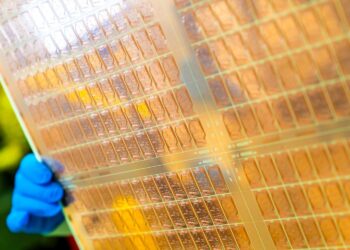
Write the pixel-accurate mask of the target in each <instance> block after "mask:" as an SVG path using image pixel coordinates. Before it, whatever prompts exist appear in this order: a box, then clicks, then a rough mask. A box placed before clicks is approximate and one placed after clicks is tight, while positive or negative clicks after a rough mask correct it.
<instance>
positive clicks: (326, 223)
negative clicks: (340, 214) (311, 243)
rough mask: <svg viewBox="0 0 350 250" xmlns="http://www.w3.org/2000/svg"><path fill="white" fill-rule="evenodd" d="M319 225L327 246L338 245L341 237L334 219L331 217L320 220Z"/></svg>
mask: <svg viewBox="0 0 350 250" xmlns="http://www.w3.org/2000/svg"><path fill="white" fill-rule="evenodd" d="M318 223H319V226H320V229H321V232H322V234H323V237H324V239H325V241H326V243H327V245H328V246H332V245H338V244H339V241H340V235H339V232H338V229H337V227H336V225H335V223H334V221H333V219H332V218H331V217H324V218H320V219H318Z"/></svg>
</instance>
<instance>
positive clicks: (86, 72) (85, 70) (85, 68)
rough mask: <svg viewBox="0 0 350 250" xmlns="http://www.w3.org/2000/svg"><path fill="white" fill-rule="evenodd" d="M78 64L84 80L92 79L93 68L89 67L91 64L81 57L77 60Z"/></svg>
mask: <svg viewBox="0 0 350 250" xmlns="http://www.w3.org/2000/svg"><path fill="white" fill-rule="evenodd" d="M76 63H77V66H78V67H79V69H80V71H81V73H82V76H83V78H84V79H88V78H90V77H91V75H92V74H93V73H92V68H91V66H90V65H89V63H88V62H87V61H86V58H85V56H79V57H77V58H76Z"/></svg>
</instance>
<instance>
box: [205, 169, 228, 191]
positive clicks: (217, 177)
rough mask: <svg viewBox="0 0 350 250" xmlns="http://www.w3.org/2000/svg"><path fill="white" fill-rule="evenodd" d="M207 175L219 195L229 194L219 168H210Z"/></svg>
mask: <svg viewBox="0 0 350 250" xmlns="http://www.w3.org/2000/svg"><path fill="white" fill-rule="evenodd" d="M207 173H208V175H209V178H210V180H211V183H212V185H213V187H214V189H215V191H216V193H217V194H222V193H228V192H229V190H228V187H227V185H226V181H225V179H224V176H223V173H222V170H221V169H220V167H219V166H210V167H208V168H207Z"/></svg>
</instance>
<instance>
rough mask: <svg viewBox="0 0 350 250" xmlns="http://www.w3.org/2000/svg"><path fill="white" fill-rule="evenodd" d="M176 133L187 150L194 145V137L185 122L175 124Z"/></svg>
mask: <svg viewBox="0 0 350 250" xmlns="http://www.w3.org/2000/svg"><path fill="white" fill-rule="evenodd" d="M174 129H175V133H176V136H177V138H178V139H179V141H180V144H181V147H182V148H183V149H184V150H186V149H190V148H192V146H193V143H192V137H191V135H190V133H189V130H188V128H187V125H186V123H185V122H182V123H180V124H177V125H175V128H174Z"/></svg>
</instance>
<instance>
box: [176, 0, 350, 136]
mask: <svg viewBox="0 0 350 250" xmlns="http://www.w3.org/2000/svg"><path fill="white" fill-rule="evenodd" d="M175 4H177V6H178V8H179V10H178V12H179V15H180V17H181V20H182V22H183V25H184V28H185V30H186V32H187V34H188V38H189V40H190V41H191V43H192V47H193V49H194V51H195V54H196V57H197V59H198V60H197V61H198V62H199V64H200V66H201V69H202V72H203V74H204V75H205V78H206V80H207V83H208V86H209V88H210V91H211V92H212V97H213V99H214V101H215V102H216V104H217V107H218V110H219V111H220V112H222V119H223V122H224V124H225V126H226V129H227V132H228V134H229V135H230V137H231V138H232V140H235V141H237V140H239V139H244V138H249V137H250V138H251V137H255V136H259V135H266V134H269V133H270V134H271V133H281V132H283V131H286V130H290V129H298V128H303V127H307V126H309V127H310V126H315V125H319V124H322V123H328V124H329V123H331V122H334V121H338V120H341V119H346V118H348V117H349V115H350V113H349V111H350V94H349V86H350V85H349V81H348V80H349V73H350V67H349V53H347V52H348V51H349V50H350V40H349V22H350V11H349V4H348V3H347V2H346V1H340V0H326V1H322V0H320V1H275V0H261V1H241V0H238V1H236V0H218V1H192V4H191V1H189V0H175Z"/></svg>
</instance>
